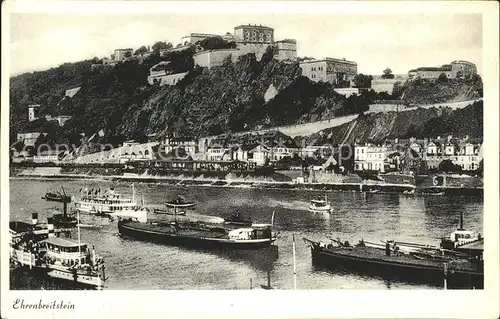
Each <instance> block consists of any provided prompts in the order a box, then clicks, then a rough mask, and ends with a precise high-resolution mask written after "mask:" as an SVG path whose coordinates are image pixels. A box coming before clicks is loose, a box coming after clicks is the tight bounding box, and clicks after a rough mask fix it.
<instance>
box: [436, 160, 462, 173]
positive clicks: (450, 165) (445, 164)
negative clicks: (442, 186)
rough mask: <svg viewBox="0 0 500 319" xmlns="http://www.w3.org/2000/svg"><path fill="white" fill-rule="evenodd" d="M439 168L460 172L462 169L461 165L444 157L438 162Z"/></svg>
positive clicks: (444, 170)
mask: <svg viewBox="0 0 500 319" xmlns="http://www.w3.org/2000/svg"><path fill="white" fill-rule="evenodd" d="M439 170H440V171H442V172H453V173H460V172H461V171H462V167H460V165H457V164H454V163H453V162H452V161H451V160H448V159H446V160H443V161H442V162H441V163H439Z"/></svg>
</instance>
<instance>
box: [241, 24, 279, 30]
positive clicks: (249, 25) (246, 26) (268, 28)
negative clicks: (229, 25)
mask: <svg viewBox="0 0 500 319" xmlns="http://www.w3.org/2000/svg"><path fill="white" fill-rule="evenodd" d="M248 27H252V28H258V29H267V30H274V29H273V28H270V27H266V26H263V25H256V24H250V23H249V24H240V25H239V26H236V27H234V29H235V30H236V29H243V28H248Z"/></svg>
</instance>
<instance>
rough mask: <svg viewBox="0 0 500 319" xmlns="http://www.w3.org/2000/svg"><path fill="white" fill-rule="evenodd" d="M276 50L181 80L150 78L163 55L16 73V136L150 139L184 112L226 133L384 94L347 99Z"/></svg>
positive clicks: (329, 111) (354, 107)
mask: <svg viewBox="0 0 500 319" xmlns="http://www.w3.org/2000/svg"><path fill="white" fill-rule="evenodd" d="M272 54H273V53H272V52H269V54H265V55H264V56H263V58H262V59H261V61H256V59H255V56H254V55H252V54H249V55H246V56H243V57H241V58H240V59H239V61H238V62H237V63H235V64H233V63H231V62H230V61H227V63H225V64H224V65H223V66H221V67H215V68H212V69H210V70H208V69H204V68H194V69H191V70H190V71H189V73H188V74H187V76H186V77H185V78H184V79H183V80H181V81H179V82H178V83H177V84H176V85H175V86H163V87H158V86H151V85H149V84H148V83H147V76H148V70H149V68H150V67H151V66H152V65H154V64H155V63H157V62H159V61H160V58H159V57H158V56H152V57H150V58H148V59H146V60H144V61H142V62H139V61H137V60H132V61H127V62H125V63H122V64H119V65H117V66H116V67H114V68H100V69H96V70H93V71H91V70H90V64H91V62H90V61H87V62H82V63H81V64H78V65H77V64H75V65H74V66H75V67H74V68H71V67H69V66H68V65H63V66H61V67H59V68H55V69H51V70H48V71H44V72H36V73H32V74H25V75H21V76H19V77H15V78H12V79H11V81H10V84H11V87H10V91H11V97H12V99H11V105H10V107H11V140H13V139H15V133H17V132H22V131H37V130H42V131H43V132H48V133H49V136H48V138H49V139H52V140H53V141H58V142H60V143H62V142H64V141H67V142H69V143H71V144H76V145H78V143H79V141H80V133H81V132H84V133H86V135H87V136H89V135H92V134H93V133H95V132H98V131H100V130H103V131H104V136H102V137H101V138H100V140H101V142H108V143H109V142H110V143H113V144H115V143H121V142H123V140H125V139H130V138H133V139H137V140H144V139H146V137H147V136H148V135H149V134H157V136H158V137H161V136H163V135H165V134H166V133H167V132H168V131H170V130H172V128H173V126H174V124H175V123H177V122H178V121H179V119H182V121H183V122H184V123H185V129H186V130H187V131H189V132H190V133H191V134H193V135H194V136H200V135H205V134H219V133H223V132H226V131H233V132H234V131H241V130H247V129H252V128H261V127H271V126H276V125H283V124H292V123H297V122H307V121H312V120H317V119H320V118H329V117H335V116H336V115H338V114H349V113H353V112H360V111H363V110H366V109H367V107H368V103H370V101H371V100H373V99H375V98H377V97H376V96H373V97H372V96H371V97H370V98H366V97H352V98H350V99H346V98H345V97H344V96H342V95H339V94H337V93H336V92H335V91H334V86H332V85H330V84H328V83H326V84H323V83H313V82H311V81H309V80H308V79H307V78H305V77H302V76H301V69H300V68H299V65H298V63H283V62H279V61H277V60H274V59H272ZM77 74H78V76H77ZM76 83H77V84H79V85H80V86H81V90H80V91H79V92H78V93H77V94H76V95H75V96H74V97H73V98H68V97H66V98H64V99H62V98H63V95H64V89H66V88H68V87H70V84H71V85H73V84H76ZM31 103H38V104H41V105H42V108H41V110H40V113H41V116H44V115H45V114H52V115H60V114H68V115H73V118H72V119H71V120H69V121H68V122H67V123H66V124H65V126H64V127H62V128H60V127H57V125H55V124H54V123H47V122H45V120H44V119H39V120H37V121H34V122H31V123H28V121H27V119H26V118H27V106H28V104H31Z"/></svg>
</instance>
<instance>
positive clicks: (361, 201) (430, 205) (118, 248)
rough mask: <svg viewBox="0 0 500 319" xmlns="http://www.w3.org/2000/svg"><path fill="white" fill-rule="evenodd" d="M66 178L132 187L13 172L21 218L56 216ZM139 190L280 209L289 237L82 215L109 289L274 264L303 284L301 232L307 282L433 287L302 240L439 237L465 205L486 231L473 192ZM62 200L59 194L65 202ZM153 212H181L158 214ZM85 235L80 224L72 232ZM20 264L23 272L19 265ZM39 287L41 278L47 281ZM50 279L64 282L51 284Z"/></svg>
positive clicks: (211, 211)
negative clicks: (212, 238) (53, 197)
mask: <svg viewBox="0 0 500 319" xmlns="http://www.w3.org/2000/svg"><path fill="white" fill-rule="evenodd" d="M61 184H62V185H63V186H64V188H65V190H66V192H67V193H69V194H72V195H76V194H77V193H78V190H79V189H80V188H82V187H83V188H85V187H88V188H92V187H94V188H101V189H102V188H107V187H110V186H114V187H115V189H116V190H117V192H119V193H130V192H131V189H130V187H129V184H127V183H116V182H115V183H111V182H108V181H50V180H49V181H43V180H11V183H10V187H11V191H10V194H11V197H10V200H11V203H10V204H11V206H10V207H11V210H10V216H11V219H12V220H21V221H26V222H30V219H31V213H32V212H38V213H39V220H40V221H42V222H45V221H46V217H47V216H50V214H51V212H52V210H53V208H54V206H55V205H54V203H53V202H52V203H51V202H46V201H43V200H41V199H40V197H41V196H43V195H44V193H45V192H46V191H47V190H49V189H56V188H59V187H60V186H61ZM135 188H136V192H137V196H138V197H137V198H141V197H142V196H144V201H145V203H146V204H148V205H162V204H163V203H164V202H166V201H167V200H168V199H170V198H173V197H175V196H176V195H178V194H182V195H184V196H185V197H186V198H188V199H189V200H195V201H196V202H197V206H196V210H195V211H194V212H189V216H188V217H187V218H194V219H196V218H198V217H199V216H203V215H208V216H214V217H225V216H227V215H228V214H229V213H231V212H232V211H233V210H235V209H237V210H239V211H240V212H242V213H244V214H245V215H247V216H250V217H251V218H252V219H253V220H254V221H255V222H260V223H267V222H270V221H271V216H272V213H273V211H274V212H275V219H274V223H275V230H276V231H277V232H279V237H278V239H277V240H276V242H275V246H271V247H270V248H269V249H268V250H259V251H252V252H246V251H245V252H239V251H238V252H234V251H233V252H228V251H219V252H214V251H203V250H201V251H200V250H195V251H194V250H189V249H186V248H179V247H173V246H166V245H159V244H154V243H149V242H143V241H137V240H133V239H128V238H122V237H121V236H119V234H118V229H117V225H116V222H111V221H109V220H108V219H107V218H101V217H95V216H88V215H83V214H82V215H81V216H80V217H81V219H82V223H83V224H85V227H82V228H81V237H82V240H83V241H86V242H91V243H92V244H94V245H95V247H96V249H97V251H98V252H99V253H100V254H101V255H102V256H103V257H104V259H105V260H106V263H107V267H108V269H107V274H108V275H109V276H110V280H109V281H108V283H107V284H108V289H248V288H249V282H250V280H253V283H254V286H260V285H261V284H266V283H267V271H268V270H270V274H271V277H272V286H273V287H274V288H276V289H293V250H292V235H295V238H296V239H297V242H296V268H297V288H298V289H338V288H343V289H399V288H421V287H424V288H425V287H426V286H422V285H417V284H413V283H405V282H403V283H401V282H389V283H388V281H387V280H383V279H380V278H374V277H366V276H360V275H356V274H334V273H332V272H329V271H326V270H319V269H317V268H315V267H314V266H313V265H312V261H311V252H310V249H309V247H308V246H307V245H305V244H304V243H302V241H301V240H298V239H300V238H302V237H307V238H309V239H312V240H326V239H328V238H330V237H333V238H337V237H339V238H341V239H342V240H348V241H350V242H358V241H359V240H360V239H361V238H363V239H364V240H367V241H373V242H380V241H381V240H387V239H393V240H398V241H408V242H420V243H425V244H437V243H438V239H437V238H440V237H441V236H443V235H444V234H448V233H449V232H450V231H452V230H454V229H456V228H457V227H458V223H459V218H460V212H463V213H464V223H465V226H466V227H467V228H471V229H474V230H477V231H482V228H483V203H482V200H478V199H475V198H473V197H449V196H417V195H397V194H366V193H357V192H325V193H322V192H317V191H303V190H301V191H297V190H294V191H290V190H267V189H249V188H247V189H238V188H210V187H174V186H167V185H161V184H160V185H157V184H144V183H136V184H135ZM322 194H327V195H328V200H329V202H330V205H331V206H332V208H333V212H332V213H331V214H324V213H313V212H310V211H309V202H310V200H311V199H313V198H316V197H317V196H318V195H322ZM56 205H57V204H56ZM149 217H150V218H160V219H168V218H172V216H168V215H157V214H151V213H150V214H149ZM72 236H73V238H76V231H74V232H73V234H72ZM13 273H14V272H13ZM11 275H12V276H13V277H11V281H12V282H11V283H12V285H13V286H16V287H18V288H24V289H37V288H33V286H36V287H38V286H42V285H43V284H42V283H41V282H40V280H39V279H36V280H35V281H29V280H26V278H25V276H24V275H23V276H24V277H23V276H20V275H19V274H18V275H16V276H14V275H13V274H11ZM38 289H39V288H38ZM44 289H61V288H57V287H53V286H50V287H44Z"/></svg>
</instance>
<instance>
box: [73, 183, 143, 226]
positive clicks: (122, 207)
mask: <svg viewBox="0 0 500 319" xmlns="http://www.w3.org/2000/svg"><path fill="white" fill-rule="evenodd" d="M131 187H132V198H127V197H125V196H123V195H121V194H118V193H116V192H115V190H114V189H113V188H110V189H109V190H106V191H104V192H102V193H101V190H100V189H98V190H94V189H91V190H90V191H88V190H87V189H85V190H84V191H83V194H84V195H83V196H82V197H81V198H80V199H79V200H78V201H77V202H76V203H75V207H76V209H77V210H78V211H79V212H81V213H85V214H94V215H98V216H108V217H111V218H137V219H139V220H142V221H145V220H146V219H147V210H146V209H145V208H144V207H142V206H140V205H138V204H137V202H136V200H135V187H134V185H133V184H132V185H131Z"/></svg>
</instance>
